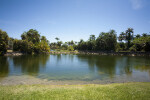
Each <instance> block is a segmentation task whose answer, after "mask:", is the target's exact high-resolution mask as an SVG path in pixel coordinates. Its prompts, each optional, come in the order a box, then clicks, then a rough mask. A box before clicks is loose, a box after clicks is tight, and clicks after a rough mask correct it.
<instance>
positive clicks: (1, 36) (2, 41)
mask: <svg viewBox="0 0 150 100" xmlns="http://www.w3.org/2000/svg"><path fill="white" fill-rule="evenodd" d="M8 40H9V37H8V35H7V33H6V32H5V31H2V30H1V29H0V55H4V54H5V53H6V52H7V47H8Z"/></svg>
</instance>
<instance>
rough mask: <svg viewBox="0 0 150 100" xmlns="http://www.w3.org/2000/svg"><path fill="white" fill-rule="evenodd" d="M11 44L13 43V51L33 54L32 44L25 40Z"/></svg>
mask: <svg viewBox="0 0 150 100" xmlns="http://www.w3.org/2000/svg"><path fill="white" fill-rule="evenodd" d="M13 43H14V47H13V50H14V51H20V52H23V53H29V54H32V53H33V50H34V44H33V43H32V42H31V41H30V42H28V41H27V40H17V39H15V40H14V41H13Z"/></svg>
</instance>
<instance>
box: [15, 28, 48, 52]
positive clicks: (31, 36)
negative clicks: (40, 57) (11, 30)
mask: <svg viewBox="0 0 150 100" xmlns="http://www.w3.org/2000/svg"><path fill="white" fill-rule="evenodd" d="M21 37H22V40H16V41H14V45H16V46H15V47H14V50H15V51H21V52H26V53H29V54H33V53H36V54H38V53H46V52H50V47H49V41H48V40H47V39H46V37H45V36H40V34H39V33H38V31H36V30H33V29H30V30H29V31H27V32H24V33H23V34H22V35H21Z"/></svg>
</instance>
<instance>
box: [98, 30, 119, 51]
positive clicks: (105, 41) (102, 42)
mask: <svg viewBox="0 0 150 100" xmlns="http://www.w3.org/2000/svg"><path fill="white" fill-rule="evenodd" d="M116 44H117V40H116V32H115V30H110V31H109V32H102V33H101V34H100V35H99V37H98V38H97V39H96V49H97V50H100V51H115V49H116Z"/></svg>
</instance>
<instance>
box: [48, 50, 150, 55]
mask: <svg viewBox="0 0 150 100" xmlns="http://www.w3.org/2000/svg"><path fill="white" fill-rule="evenodd" d="M50 54H86V55H112V56H115V55H117V56H150V52H93V51H70V52H65V51H51V52H50Z"/></svg>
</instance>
